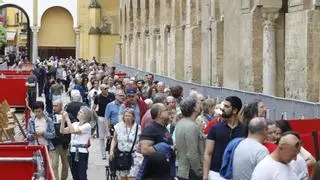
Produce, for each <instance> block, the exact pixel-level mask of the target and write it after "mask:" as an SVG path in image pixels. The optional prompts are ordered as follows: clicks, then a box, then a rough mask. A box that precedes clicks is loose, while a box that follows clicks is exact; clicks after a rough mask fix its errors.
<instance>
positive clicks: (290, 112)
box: [115, 63, 320, 120]
mask: <svg viewBox="0 0 320 180" xmlns="http://www.w3.org/2000/svg"><path fill="white" fill-rule="evenodd" d="M115 67H116V68H117V70H120V71H122V72H125V73H127V74H128V75H129V76H134V75H135V74H136V73H137V72H139V76H140V77H141V78H143V77H144V76H145V75H146V74H148V73H149V72H146V71H141V70H138V69H135V68H133V67H128V66H125V65H122V64H119V63H115ZM153 74H154V79H155V80H157V81H163V82H164V83H165V84H166V86H167V87H170V86H174V85H178V84H179V85H181V86H182V87H183V89H184V96H187V95H188V93H189V91H190V90H196V91H198V92H200V93H202V94H204V95H205V96H207V97H211V98H214V99H217V100H218V101H219V100H223V99H224V98H225V97H227V96H231V95H235V96H238V97H240V98H241V99H242V101H243V103H244V104H246V103H250V102H252V101H254V100H257V99H259V100H262V101H263V102H264V103H265V104H266V105H267V117H268V118H269V119H272V120H278V119H281V118H283V119H306V118H318V117H320V104H319V103H312V102H306V101H300V100H294V99H286V98H281V97H274V96H269V95H265V94H262V93H255V92H247V91H242V90H235V89H229V88H224V87H212V86H205V85H200V84H194V83H188V82H184V81H180V80H176V79H172V78H169V77H165V76H161V75H158V74H155V73H153Z"/></svg>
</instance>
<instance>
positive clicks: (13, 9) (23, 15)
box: [0, 4, 32, 61]
mask: <svg viewBox="0 0 320 180" xmlns="http://www.w3.org/2000/svg"><path fill="white" fill-rule="evenodd" d="M8 13H10V14H8ZM12 13H13V14H12ZM0 14H1V15H0V17H1V18H0V21H1V23H2V24H3V26H4V27H5V29H6V31H7V35H6V45H5V46H4V47H3V48H4V49H1V50H0V55H4V54H6V55H7V54H8V53H10V52H12V53H14V54H15V57H16V58H18V57H21V58H23V59H27V60H28V61H30V59H31V52H32V46H31V43H32V42H31V29H30V18H29V16H28V14H27V12H26V11H25V10H24V9H23V8H21V7H20V6H17V5H15V4H3V5H0ZM7 17H9V18H11V19H9V18H7ZM8 46H12V47H13V48H8ZM6 47H7V49H6Z"/></svg>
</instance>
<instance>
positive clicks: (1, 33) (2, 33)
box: [0, 25, 6, 48]
mask: <svg viewBox="0 0 320 180" xmlns="http://www.w3.org/2000/svg"><path fill="white" fill-rule="evenodd" d="M5 44H6V29H5V27H3V25H0V48H2V47H3V46H4V45H5Z"/></svg>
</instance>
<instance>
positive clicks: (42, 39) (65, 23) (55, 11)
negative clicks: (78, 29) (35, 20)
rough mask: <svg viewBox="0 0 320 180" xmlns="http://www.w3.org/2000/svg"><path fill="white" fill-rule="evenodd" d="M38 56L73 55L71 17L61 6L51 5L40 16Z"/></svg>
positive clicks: (73, 38) (73, 42)
mask: <svg viewBox="0 0 320 180" xmlns="http://www.w3.org/2000/svg"><path fill="white" fill-rule="evenodd" d="M38 41H39V48H38V49H39V57H40V58H41V59H44V58H48V57H50V56H58V57H61V58H67V57H70V56H72V57H75V48H76V44H75V32H74V29H73V18H72V15H71V14H70V13H69V11H68V10H66V9H65V8H62V7H58V6H56V7H51V8H49V9H47V10H46V11H45V12H44V14H43V15H42V17H41V27H40V31H39V40H38Z"/></svg>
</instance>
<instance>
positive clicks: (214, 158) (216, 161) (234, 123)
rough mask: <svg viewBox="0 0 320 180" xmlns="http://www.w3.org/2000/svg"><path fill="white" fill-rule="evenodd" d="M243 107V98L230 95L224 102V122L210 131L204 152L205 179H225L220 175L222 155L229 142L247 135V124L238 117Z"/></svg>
mask: <svg viewBox="0 0 320 180" xmlns="http://www.w3.org/2000/svg"><path fill="white" fill-rule="evenodd" d="M241 108H242V102H241V99H240V98H238V97H237V96H229V97H227V98H226V99H225V100H224V101H223V102H222V108H221V110H222V118H223V120H222V122H220V123H218V124H217V125H215V126H213V127H212V128H211V130H210V131H209V134H208V137H207V140H206V148H205V154H204V165H203V179H204V180H206V179H214V180H220V179H224V178H222V177H220V175H219V171H220V168H221V163H222V157H223V153H224V150H225V148H226V147H227V145H228V143H229V142H230V141H231V140H232V139H234V138H237V137H244V136H245V126H244V125H243V124H241V122H240V121H239V119H238V114H239V112H240V110H241Z"/></svg>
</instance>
